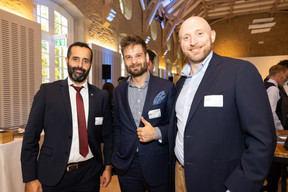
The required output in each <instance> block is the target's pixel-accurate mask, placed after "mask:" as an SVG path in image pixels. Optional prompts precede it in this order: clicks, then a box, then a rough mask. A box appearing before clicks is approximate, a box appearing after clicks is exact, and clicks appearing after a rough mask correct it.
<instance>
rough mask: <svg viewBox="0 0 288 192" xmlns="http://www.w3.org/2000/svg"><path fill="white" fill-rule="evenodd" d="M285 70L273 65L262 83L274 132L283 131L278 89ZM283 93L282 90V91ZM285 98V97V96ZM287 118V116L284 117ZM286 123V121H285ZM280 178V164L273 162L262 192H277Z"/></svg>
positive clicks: (284, 78)
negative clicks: (272, 119) (270, 111)
mask: <svg viewBox="0 0 288 192" xmlns="http://www.w3.org/2000/svg"><path fill="white" fill-rule="evenodd" d="M286 72H287V68H286V67H284V66H283V65H279V64H278V65H274V66H272V67H271V68H270V69H269V79H268V80H267V81H265V82H264V84H265V87H266V91H267V94H268V98H269V102H270V106H271V110H272V114H273V118H274V125H275V128H276V130H283V125H282V124H283V122H282V120H283V119H282V101H283V98H282V96H284V95H283V93H282V94H280V92H281V90H280V87H281V88H282V89H283V87H282V86H283V85H284V84H285V83H286V81H287V73H286ZM282 91H284V90H282ZM286 97H287V95H286ZM286 118H287V116H286ZM285 121H286V119H285ZM280 176H281V164H280V163H278V162H273V163H272V165H271V168H270V171H269V173H268V175H267V177H266V180H267V185H266V186H265V187H263V189H262V191H268V192H277V191H278V181H279V179H280Z"/></svg>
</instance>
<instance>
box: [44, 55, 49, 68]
mask: <svg viewBox="0 0 288 192" xmlns="http://www.w3.org/2000/svg"><path fill="white" fill-rule="evenodd" d="M48 65H49V56H48V55H47V54H43V53H42V66H48Z"/></svg>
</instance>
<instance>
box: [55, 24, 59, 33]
mask: <svg viewBox="0 0 288 192" xmlns="http://www.w3.org/2000/svg"><path fill="white" fill-rule="evenodd" d="M54 33H55V34H56V35H59V34H60V25H59V24H57V23H55V24H54Z"/></svg>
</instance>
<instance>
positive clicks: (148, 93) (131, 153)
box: [112, 35, 175, 192]
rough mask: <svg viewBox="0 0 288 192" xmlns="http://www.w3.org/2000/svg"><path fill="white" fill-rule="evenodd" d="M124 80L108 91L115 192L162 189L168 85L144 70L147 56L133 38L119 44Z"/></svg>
mask: <svg viewBox="0 0 288 192" xmlns="http://www.w3.org/2000/svg"><path fill="white" fill-rule="evenodd" d="M120 45H121V51H122V55H123V60H124V63H125V67H126V70H127V72H128V73H130V74H131V75H130V76H129V78H128V80H126V81H123V82H121V83H120V84H119V85H118V86H117V87H116V88H115V89H114V135H115V136H114V152H113V157H112V164H113V166H114V167H115V170H116V173H117V174H118V178H119V182H120V188H121V191H125V192H135V191H137V192H145V191H151V192H167V191H168V186H169V185H168V184H169V183H168V179H169V177H168V175H169V174H168V170H169V169H168V144H167V138H168V137H167V133H168V126H169V119H170V114H171V111H172V105H173V103H174V97H175V87H174V84H173V83H172V82H170V81H168V80H165V79H161V78H159V77H155V76H153V75H152V74H150V72H149V71H148V70H147V67H148V63H147V62H148V61H149V55H148V52H147V48H146V44H145V42H144V40H143V39H141V38H140V37H139V36H133V35H129V36H126V37H124V38H123V39H122V40H121V43H120Z"/></svg>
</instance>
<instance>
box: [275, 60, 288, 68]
mask: <svg viewBox="0 0 288 192" xmlns="http://www.w3.org/2000/svg"><path fill="white" fill-rule="evenodd" d="M277 65H282V66H284V67H286V68H288V60H287V59H286V60H282V61H280V62H279V63H278V64H277Z"/></svg>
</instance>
